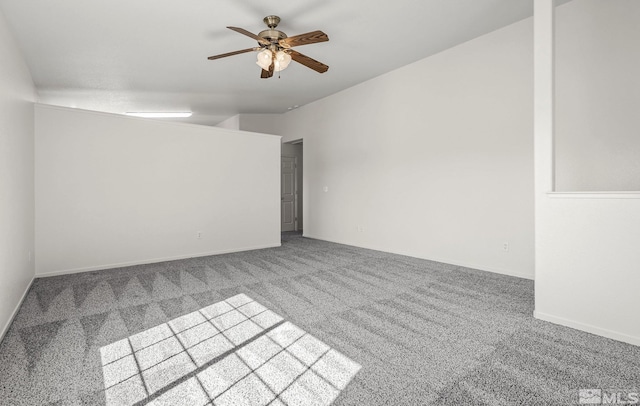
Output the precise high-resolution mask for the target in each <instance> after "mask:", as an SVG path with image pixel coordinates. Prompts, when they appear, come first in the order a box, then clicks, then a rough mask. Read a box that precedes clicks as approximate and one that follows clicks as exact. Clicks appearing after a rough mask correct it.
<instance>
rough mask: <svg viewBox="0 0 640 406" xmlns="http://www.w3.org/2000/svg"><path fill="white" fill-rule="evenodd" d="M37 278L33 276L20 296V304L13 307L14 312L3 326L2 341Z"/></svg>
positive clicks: (0, 339)
mask: <svg viewBox="0 0 640 406" xmlns="http://www.w3.org/2000/svg"><path fill="white" fill-rule="evenodd" d="M35 280H36V277H35V276H33V277H31V282H29V284H28V285H27V288H26V289H25V290H24V292H23V293H22V297H20V300H19V301H18V304H17V305H16V307H15V308H14V309H13V312H12V313H11V316H10V317H9V320H7V322H6V323H5V325H4V326H3V327H2V331H0V343H1V342H2V340H4V336H5V335H6V334H7V333H8V332H9V327H11V323H13V319H15V318H16V316H17V315H18V311H19V310H20V307H21V306H22V303H23V302H24V299H25V298H26V297H27V293H29V290H30V289H31V286H33V281H35Z"/></svg>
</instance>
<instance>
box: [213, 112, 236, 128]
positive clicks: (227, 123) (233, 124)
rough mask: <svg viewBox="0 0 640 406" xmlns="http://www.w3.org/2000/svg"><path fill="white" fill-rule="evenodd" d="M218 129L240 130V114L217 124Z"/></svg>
mask: <svg viewBox="0 0 640 406" xmlns="http://www.w3.org/2000/svg"><path fill="white" fill-rule="evenodd" d="M216 127H219V128H226V129H227V130H239V129H240V114H236V115H235V116H231V117H229V118H228V119H226V120H224V121H221V122H219V123H218V124H216Z"/></svg>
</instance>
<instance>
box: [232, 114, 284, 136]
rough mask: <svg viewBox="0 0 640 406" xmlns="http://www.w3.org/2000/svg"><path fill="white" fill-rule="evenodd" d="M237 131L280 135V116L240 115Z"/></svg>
mask: <svg viewBox="0 0 640 406" xmlns="http://www.w3.org/2000/svg"><path fill="white" fill-rule="evenodd" d="M239 116H240V117H239V129H240V130H242V131H253V132H258V133H266V134H276V135H280V132H279V131H280V125H279V123H280V120H282V114H240V115H239Z"/></svg>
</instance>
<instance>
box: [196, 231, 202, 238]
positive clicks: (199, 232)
mask: <svg viewBox="0 0 640 406" xmlns="http://www.w3.org/2000/svg"><path fill="white" fill-rule="evenodd" d="M197 238H198V240H201V239H202V231H198V236H197Z"/></svg>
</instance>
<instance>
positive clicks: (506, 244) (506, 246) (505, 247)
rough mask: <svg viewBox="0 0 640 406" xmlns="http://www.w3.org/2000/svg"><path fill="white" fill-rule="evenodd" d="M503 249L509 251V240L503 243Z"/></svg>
mask: <svg viewBox="0 0 640 406" xmlns="http://www.w3.org/2000/svg"><path fill="white" fill-rule="evenodd" d="M502 251H504V252H509V243H508V242H503V243H502Z"/></svg>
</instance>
